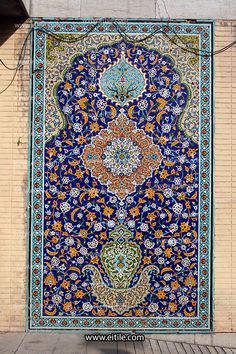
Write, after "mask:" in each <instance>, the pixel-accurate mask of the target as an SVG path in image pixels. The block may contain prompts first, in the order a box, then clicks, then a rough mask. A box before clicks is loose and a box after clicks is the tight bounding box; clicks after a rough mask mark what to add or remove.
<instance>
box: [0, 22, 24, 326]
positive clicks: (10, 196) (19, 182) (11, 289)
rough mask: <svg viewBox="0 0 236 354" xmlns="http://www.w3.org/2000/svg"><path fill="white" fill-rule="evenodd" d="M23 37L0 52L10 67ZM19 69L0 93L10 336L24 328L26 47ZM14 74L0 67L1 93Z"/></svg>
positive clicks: (1, 289) (0, 223)
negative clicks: (14, 77)
mask: <svg viewBox="0 0 236 354" xmlns="http://www.w3.org/2000/svg"><path fill="white" fill-rule="evenodd" d="M27 32H28V28H27V26H25V27H24V28H23V29H19V30H17V32H15V34H14V35H12V36H11V37H10V38H9V39H8V40H7V41H6V42H5V43H4V44H3V45H2V46H1V48H0V58H1V59H2V60H3V61H4V62H5V63H6V64H7V65H8V66H9V67H11V68H13V67H15V66H16V65H17V60H18V56H19V49H20V47H21V46H22V43H23V41H24V39H25V36H26V33H27ZM2 35H3V34H1V33H0V37H1V36H2ZM23 64H24V65H23V67H22V68H21V70H19V72H18V74H17V76H16V79H15V80H14V82H13V84H12V85H11V86H10V87H9V88H8V90H7V91H6V92H4V93H3V94H0V330H11V331H17V330H23V329H24V328H25V304H26V208H27V205H26V194H27V154H28V151H27V149H28V144H27V138H28V102H29V43H28V48H27V50H26V55H25V59H24V62H23ZM13 75H14V71H12V70H6V69H5V68H4V67H3V66H2V65H1V64H0V92H1V91H2V90H3V89H4V88H5V87H6V86H7V85H8V84H9V83H10V81H11V80H12V78H13Z"/></svg>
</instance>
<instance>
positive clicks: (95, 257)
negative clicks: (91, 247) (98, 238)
mask: <svg viewBox="0 0 236 354" xmlns="http://www.w3.org/2000/svg"><path fill="white" fill-rule="evenodd" d="M98 262H99V258H98V256H94V257H93V258H92V259H91V263H92V264H98Z"/></svg>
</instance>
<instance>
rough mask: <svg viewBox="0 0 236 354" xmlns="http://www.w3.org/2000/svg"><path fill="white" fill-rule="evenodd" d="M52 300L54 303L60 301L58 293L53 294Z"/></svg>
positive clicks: (56, 303)
mask: <svg viewBox="0 0 236 354" xmlns="http://www.w3.org/2000/svg"><path fill="white" fill-rule="evenodd" d="M52 302H53V303H54V304H55V305H58V304H60V303H61V302H62V297H61V296H60V295H58V294H56V295H53V296H52Z"/></svg>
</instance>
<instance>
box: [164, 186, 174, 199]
mask: <svg viewBox="0 0 236 354" xmlns="http://www.w3.org/2000/svg"><path fill="white" fill-rule="evenodd" d="M163 194H164V196H165V197H166V198H171V197H173V191H172V189H171V188H166V189H164V191H163Z"/></svg>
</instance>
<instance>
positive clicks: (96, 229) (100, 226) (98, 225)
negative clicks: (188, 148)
mask: <svg viewBox="0 0 236 354" xmlns="http://www.w3.org/2000/svg"><path fill="white" fill-rule="evenodd" d="M94 230H95V231H101V230H102V224H101V223H100V222H98V223H96V224H94Z"/></svg>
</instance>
